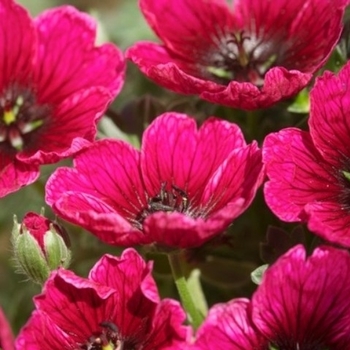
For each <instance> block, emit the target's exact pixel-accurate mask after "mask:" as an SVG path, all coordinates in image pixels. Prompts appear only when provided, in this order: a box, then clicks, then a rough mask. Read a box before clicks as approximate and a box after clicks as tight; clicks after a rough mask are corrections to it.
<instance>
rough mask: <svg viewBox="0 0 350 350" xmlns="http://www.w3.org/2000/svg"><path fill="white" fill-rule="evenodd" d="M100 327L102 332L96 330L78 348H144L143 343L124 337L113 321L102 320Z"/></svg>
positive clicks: (98, 349) (127, 349) (81, 349)
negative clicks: (138, 343) (139, 343)
mask: <svg viewBox="0 0 350 350" xmlns="http://www.w3.org/2000/svg"><path fill="white" fill-rule="evenodd" d="M100 327H101V331H100V332H95V333H94V334H93V335H91V336H90V338H89V339H88V340H87V342H86V343H85V344H80V345H79V348H77V349H76V350H139V349H141V348H142V345H137V344H136V343H134V342H132V341H130V340H127V339H123V337H122V336H121V334H120V332H119V329H118V327H117V326H116V325H115V324H114V323H113V322H110V321H104V322H101V323H100Z"/></svg>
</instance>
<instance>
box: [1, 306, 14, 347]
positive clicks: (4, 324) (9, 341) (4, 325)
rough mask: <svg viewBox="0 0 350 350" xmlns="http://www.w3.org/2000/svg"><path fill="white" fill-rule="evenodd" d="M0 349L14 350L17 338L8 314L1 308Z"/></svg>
mask: <svg viewBox="0 0 350 350" xmlns="http://www.w3.org/2000/svg"><path fill="white" fill-rule="evenodd" d="M0 349H2V350H14V349H15V340H14V337H13V334H12V330H11V327H10V325H9V323H8V321H7V319H6V316H5V314H4V312H3V311H2V309H1V308H0Z"/></svg>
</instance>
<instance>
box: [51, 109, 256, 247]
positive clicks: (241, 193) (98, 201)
mask: <svg viewBox="0 0 350 350" xmlns="http://www.w3.org/2000/svg"><path fill="white" fill-rule="evenodd" d="M74 164H75V168H74V169H70V168H60V169H58V170H57V171H56V172H55V173H54V174H53V175H52V176H51V178H50V179H49V180H48V182H47V186H46V201H47V203H48V204H49V205H51V206H52V207H53V209H54V210H55V212H56V213H57V214H58V215H60V216H61V217H63V218H64V219H66V220H68V221H71V222H73V223H75V224H78V225H80V226H82V227H84V228H86V229H88V230H90V231H91V232H93V233H94V234H95V235H96V236H98V237H99V238H100V239H101V240H103V241H105V242H107V243H109V244H116V245H134V244H151V243H157V244H159V245H166V246H170V247H195V246H199V245H201V244H202V243H203V242H204V241H207V240H208V239H210V238H212V237H213V236H214V235H217V234H219V233H221V232H222V231H223V230H224V229H225V228H226V227H227V226H228V225H229V224H230V223H231V222H232V220H233V219H235V218H236V217H237V216H238V215H239V214H241V213H242V212H243V211H244V210H245V209H246V208H247V207H248V205H249V204H250V203H251V201H252V200H253V197H254V195H255V192H256V189H257V187H258V186H259V185H260V183H261V181H262V176H263V174H262V163H261V152H260V150H259V149H258V147H257V144H256V143H255V142H253V143H252V144H250V145H247V144H246V142H245V141H244V138H243V135H242V132H241V131H240V129H239V128H238V126H237V125H235V124H231V123H229V122H226V121H222V120H219V119H216V118H213V117H212V118H209V119H208V120H207V121H206V122H205V123H204V124H203V125H202V126H201V128H200V129H199V130H197V127H196V123H195V121H194V119H192V118H189V117H187V116H186V115H183V114H178V113H165V114H163V115H162V116H160V117H158V118H157V119H156V120H155V121H154V122H153V123H152V124H151V125H150V126H149V127H148V129H147V130H146V131H145V133H144V137H143V141H142V148H141V151H138V150H136V149H134V148H133V147H131V146H130V145H129V144H127V143H125V142H122V141H116V140H102V141H99V142H97V143H95V144H94V145H92V146H91V147H90V148H89V149H87V150H86V151H83V152H81V153H80V154H79V155H78V156H77V157H76V158H75V160H74Z"/></svg>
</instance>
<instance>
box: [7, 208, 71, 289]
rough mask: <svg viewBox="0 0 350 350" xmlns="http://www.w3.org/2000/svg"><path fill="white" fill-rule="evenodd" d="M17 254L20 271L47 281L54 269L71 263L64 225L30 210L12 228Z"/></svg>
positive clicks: (15, 255)
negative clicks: (20, 221) (21, 220)
mask: <svg viewBox="0 0 350 350" xmlns="http://www.w3.org/2000/svg"><path fill="white" fill-rule="evenodd" d="M12 242H13V248H14V257H15V262H16V264H17V267H18V270H19V272H21V273H23V274H25V275H26V276H27V277H28V278H29V279H31V280H33V281H34V282H36V283H39V284H43V283H44V282H45V281H46V280H47V278H48V277H49V274H50V272H51V271H53V270H55V269H57V268H58V267H65V268H67V267H68V266H69V263H70V257H71V253H70V250H69V238H68V235H67V233H66V231H65V230H64V228H63V227H61V226H60V225H58V224H57V223H55V222H52V221H50V220H49V219H47V218H46V217H45V216H43V215H39V214H36V213H32V212H29V213H27V214H26V215H25V217H24V218H23V222H22V223H21V224H19V223H18V222H17V218H16V216H15V217H14V223H13V229H12Z"/></svg>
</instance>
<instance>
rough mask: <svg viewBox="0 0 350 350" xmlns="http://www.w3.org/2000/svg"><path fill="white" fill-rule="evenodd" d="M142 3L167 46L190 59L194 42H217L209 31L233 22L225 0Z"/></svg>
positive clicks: (144, 1) (143, 10)
mask: <svg viewBox="0 0 350 350" xmlns="http://www.w3.org/2000/svg"><path fill="white" fill-rule="evenodd" d="M140 7H141V11H142V12H143V14H144V16H145V18H146V20H147V21H148V23H149V24H150V26H151V27H152V29H153V30H154V31H155V32H156V34H157V35H158V36H159V38H161V39H162V41H164V43H165V45H166V46H167V48H168V49H169V50H171V51H173V52H176V53H177V54H178V55H183V58H184V59H186V60H191V59H192V57H193V47H194V46H195V47H198V45H201V46H202V47H203V48H204V47H207V46H208V45H210V44H213V39H212V38H211V37H210V36H209V35H208V33H215V32H217V31H219V32H220V31H224V30H225V29H226V27H231V26H232V14H231V13H230V11H229V8H228V5H227V3H226V2H225V1H224V0H213V1H203V0H199V1H188V0H177V1H166V0H141V1H140Z"/></svg>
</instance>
